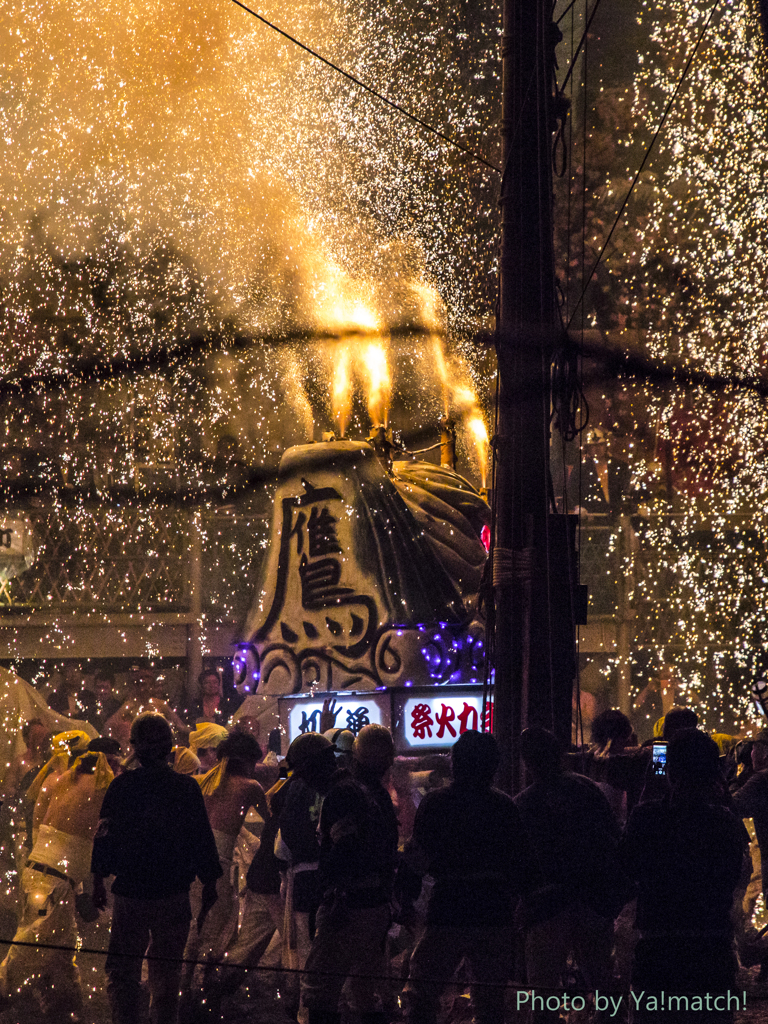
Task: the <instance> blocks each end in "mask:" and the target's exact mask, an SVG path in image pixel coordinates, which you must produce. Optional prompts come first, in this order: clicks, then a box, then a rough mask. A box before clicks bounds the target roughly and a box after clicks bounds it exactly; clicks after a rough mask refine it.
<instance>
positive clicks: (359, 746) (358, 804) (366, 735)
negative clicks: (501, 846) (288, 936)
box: [301, 725, 398, 1024]
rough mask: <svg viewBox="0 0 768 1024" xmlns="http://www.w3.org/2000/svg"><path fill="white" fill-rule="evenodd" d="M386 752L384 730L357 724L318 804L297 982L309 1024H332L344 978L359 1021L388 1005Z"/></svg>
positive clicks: (390, 837)
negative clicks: (306, 944)
mask: <svg viewBox="0 0 768 1024" xmlns="http://www.w3.org/2000/svg"><path fill="white" fill-rule="evenodd" d="M394 756H395V745H394V742H393V740H392V735H391V733H390V732H389V730H388V729H385V728H384V726H382V725H366V726H364V727H363V728H362V729H361V730H360V732H359V734H358V736H357V738H356V739H355V743H354V746H353V748H352V765H351V768H350V770H349V771H346V770H342V771H340V772H338V773H337V774H336V776H335V777H334V778H333V780H332V784H331V785H330V788H329V789H328V792H327V795H326V797H325V800H324V802H323V808H322V812H321V815H320V859H319V865H320V867H319V881H320V890H321V894H322V895H321V901H320V906H319V908H318V911H317V917H316V924H315V937H314V939H313V940H312V948H311V950H310V952H309V956H308V957H307V962H306V969H305V973H304V975H303V976H302V981H301V999H302V1003H303V1004H304V1006H306V1008H307V1010H308V1011H309V1024H339V1022H340V1021H341V1015H340V1013H339V999H340V997H341V990H342V988H343V987H344V984H345V979H348V982H349V1002H350V1007H351V1009H352V1010H353V1011H354V1012H356V1013H357V1014H358V1015H359V1019H360V1020H361V1021H363V1022H364V1024H374V1022H376V1024H379V1022H381V1024H384V1022H385V1021H386V1020H387V1016H386V1012H387V1011H388V1010H389V1009H391V1006H390V1002H389V999H388V996H389V995H390V994H389V993H388V992H387V991H385V982H384V981H383V979H384V978H386V976H387V974H388V963H387V960H386V954H385V948H386V936H387V931H388V930H389V925H390V909H389V903H390V897H391V895H392V885H393V882H394V876H395V866H396V860H397V841H398V835H397V818H396V817H395V811H394V808H393V806H392V799H391V797H390V795H389V792H388V791H387V789H386V788H385V786H384V784H383V781H382V780H383V779H384V777H385V776H386V774H387V773H388V771H389V769H390V768H391V767H392V763H393V761H394ZM309 781H310V782H312V778H311V776H310V778H309ZM316 784H317V785H320V782H319V781H318V782H317V783H316Z"/></svg>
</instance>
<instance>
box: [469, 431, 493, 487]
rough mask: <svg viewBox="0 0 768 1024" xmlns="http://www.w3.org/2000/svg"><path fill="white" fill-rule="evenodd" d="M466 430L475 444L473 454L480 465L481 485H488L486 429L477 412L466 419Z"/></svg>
mask: <svg viewBox="0 0 768 1024" xmlns="http://www.w3.org/2000/svg"><path fill="white" fill-rule="evenodd" d="M466 426H467V430H468V432H469V435H470V437H471V438H472V441H473V442H474V446H475V455H476V458H477V462H478V466H479V467H480V480H481V487H487V486H488V431H487V429H486V426H485V423H484V421H483V419H482V417H481V416H480V415H479V414H475V415H473V416H470V417H469V418H468V419H467V421H466Z"/></svg>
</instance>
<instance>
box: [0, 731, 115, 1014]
mask: <svg viewBox="0 0 768 1024" xmlns="http://www.w3.org/2000/svg"><path fill="white" fill-rule="evenodd" d="M116 747H117V744H116V743H115V741H114V740H110V739H102V738H99V739H95V740H91V741H90V742H89V743H88V745H87V746H86V748H85V749H84V750H83V751H82V752H81V753H79V754H78V755H76V756H74V762H73V764H72V766H71V767H70V768H69V769H67V770H66V771H65V772H64V773H63V774H62V775H61V776H58V777H56V781H55V785H54V786H53V788H52V792H51V796H50V800H49V802H48V805H47V808H46V812H45V816H44V818H43V821H42V823H41V824H40V827H39V830H38V834H37V839H36V841H35V844H34V846H33V848H32V850H31V852H30V854H29V859H28V861H27V863H26V866H25V868H24V870H23V872H22V876H21V889H22V894H23V907H22V916H21V921H20V923H19V927H18V930H17V932H16V935H15V937H14V943H17V945H12V946H11V948H10V950H9V952H8V955H7V956H6V958H5V960H4V961H3V963H2V964H1V965H0V996H2V1000H3V1004H5V1005H7V1004H8V1003H10V1002H12V999H13V997H14V996H16V995H18V993H19V992H21V991H22V990H23V989H24V988H25V987H30V988H32V989H35V990H36V991H37V993H38V994H39V996H40V999H41V1002H42V1004H43V1007H44V1010H45V1012H46V1013H47V1014H49V1019H50V1020H65V1019H66V1020H67V1021H72V1022H73V1024H74V1022H78V1021H83V1020H84V1016H83V1015H84V1006H83V993H82V988H81V985H80V972H79V971H78V968H77V966H76V964H75V958H74V955H73V954H74V950H75V948H76V946H77V942H78V935H77V924H76V919H75V894H76V891H77V889H78V888H82V883H83V881H84V880H85V879H86V878H87V877H88V874H89V871H90V864H91V851H92V847H93V837H94V835H95V832H96V827H97V825H98V822H99V816H100V812H101V806H102V801H103V799H104V795H105V793H106V791H107V788H108V786H109V785H110V783H111V782H112V779H113V778H114V775H113V769H114V768H116V767H117V765H118V764H119V760H118V758H117V756H116V751H115V748H116ZM117 749H118V750H119V748H117ZM110 761H111V762H112V763H110ZM36 947H49V948H36ZM53 947H64V948H53Z"/></svg>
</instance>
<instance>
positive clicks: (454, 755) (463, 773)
mask: <svg viewBox="0 0 768 1024" xmlns="http://www.w3.org/2000/svg"><path fill="white" fill-rule="evenodd" d="M451 767H452V769H453V781H454V782H455V783H456V784H457V785H459V786H475V787H477V788H478V789H480V788H487V787H488V786H490V785H492V784H493V777H494V775H495V774H496V770H497V769H498V767H499V745H498V743H497V742H496V739H495V737H493V736H491V734H490V733H487V732H478V731H477V730H476V729H467V731H466V732H463V733H462V734H461V736H459V738H458V739H457V740H456V742H455V743H454V745H453V746H452V747H451Z"/></svg>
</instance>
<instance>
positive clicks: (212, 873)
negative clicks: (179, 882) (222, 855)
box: [189, 779, 223, 927]
mask: <svg viewBox="0 0 768 1024" xmlns="http://www.w3.org/2000/svg"><path fill="white" fill-rule="evenodd" d="M192 781H193V780H192V779H190V782H192ZM189 792H190V796H189V830H190V831H189V835H190V836H193V837H196V838H195V842H194V846H193V850H194V869H195V874H196V875H197V877H198V878H199V879H200V881H201V882H202V883H203V893H202V902H201V906H200V915H199V917H198V919H197V922H198V927H200V925H202V923H203V920H204V918H205V916H206V914H207V913H208V911H209V910H210V909H211V907H212V906H213V904H214V903H215V902H216V882H217V880H218V879H219V878H221V876H222V874H223V871H222V869H221V864H220V862H219V853H218V850H217V849H216V840H215V839H214V838H213V832H212V831H211V826H210V823H209V821H208V812H207V811H206V809H205V800H204V799H203V794H202V793H201V792H200V787H199V786H198V785H197V783H194V784H193V787H192V788H191V789H190V791H189Z"/></svg>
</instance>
